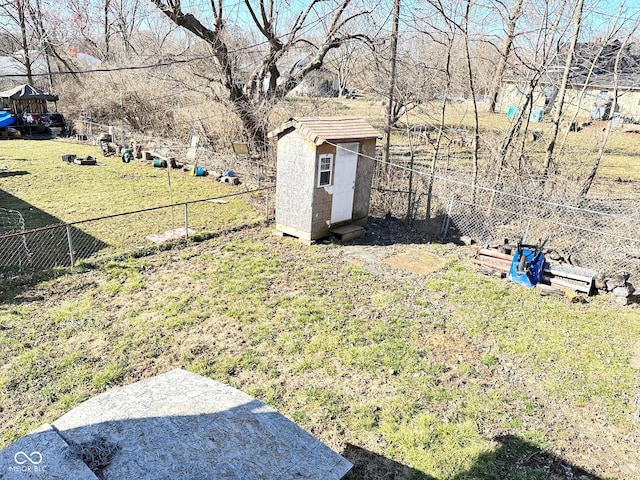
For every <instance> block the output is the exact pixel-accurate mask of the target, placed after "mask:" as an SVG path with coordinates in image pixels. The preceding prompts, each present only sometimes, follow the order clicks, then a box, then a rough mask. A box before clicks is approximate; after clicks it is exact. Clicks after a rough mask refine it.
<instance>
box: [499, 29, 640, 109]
mask: <svg viewBox="0 0 640 480" xmlns="http://www.w3.org/2000/svg"><path fill="white" fill-rule="evenodd" d="M618 55H619V57H620V61H619V67H618V73H617V75H616V74H614V72H615V65H616V59H617V58H618ZM565 59H566V55H562V54H561V55H559V56H558V57H557V59H556V60H555V61H554V62H553V63H552V64H551V65H550V66H549V67H548V68H547V70H546V71H545V72H544V74H543V76H542V77H541V80H540V82H539V85H538V86H537V88H536V89H535V90H534V92H533V106H532V110H544V112H545V113H550V112H551V110H552V109H553V107H554V105H555V100H556V95H557V93H558V88H559V86H560V81H561V78H562V75H563V73H564V63H565ZM528 84H529V82H528V80H527V79H524V78H518V77H517V76H511V77H510V78H507V79H505V80H504V81H503V85H502V89H501V92H500V95H499V99H498V102H499V110H500V111H501V112H505V113H506V112H508V111H509V109H510V108H511V109H512V111H513V108H516V109H521V108H524V106H525V103H526V96H527V94H528ZM585 85H586V89H585ZM583 90H584V91H583ZM564 109H565V112H566V113H567V114H568V115H573V114H577V117H578V118H579V119H583V120H584V119H593V120H608V119H610V118H611V117H612V116H613V115H619V116H622V117H625V118H632V119H635V121H640V43H637V42H631V43H628V44H626V45H623V44H622V43H621V42H620V41H618V40H614V41H612V42H610V43H608V44H606V45H602V43H600V41H599V40H598V39H596V41H595V42H591V43H580V44H578V45H577V46H576V53H575V58H574V60H573V65H572V69H571V73H570V77H569V82H568V84H567V92H566V95H565V107H564Z"/></svg>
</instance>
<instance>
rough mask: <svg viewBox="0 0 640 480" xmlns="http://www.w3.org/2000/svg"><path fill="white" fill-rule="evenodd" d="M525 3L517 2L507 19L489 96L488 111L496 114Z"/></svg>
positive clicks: (521, 0) (522, 1)
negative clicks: (499, 94) (500, 91)
mask: <svg viewBox="0 0 640 480" xmlns="http://www.w3.org/2000/svg"><path fill="white" fill-rule="evenodd" d="M497 3H498V4H499V6H500V5H503V4H502V2H497ZM523 3H524V0H515V4H514V5H513V10H511V12H510V13H509V15H508V16H507V17H506V18H505V23H506V25H505V37H504V39H503V41H502V48H501V49H500V59H499V60H498V65H497V66H496V71H495V74H494V76H493V81H492V83H491V89H490V90H489V92H488V95H487V97H488V103H487V111H489V112H494V111H495V109H496V102H497V100H498V91H499V89H500V82H501V81H502V77H503V75H504V72H505V69H506V66H507V61H508V59H509V56H510V55H511V49H512V47H513V42H514V40H515V36H516V27H517V24H518V20H519V19H520V16H521V13H522V5H523Z"/></svg>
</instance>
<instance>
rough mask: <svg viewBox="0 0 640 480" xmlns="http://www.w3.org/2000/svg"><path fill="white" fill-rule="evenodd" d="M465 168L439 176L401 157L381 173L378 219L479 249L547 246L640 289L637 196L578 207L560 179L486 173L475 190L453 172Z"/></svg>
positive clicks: (606, 197)
mask: <svg viewBox="0 0 640 480" xmlns="http://www.w3.org/2000/svg"><path fill="white" fill-rule="evenodd" d="M465 160H466V161H468V160H467V159H466V158H465V159H458V158H455V157H453V158H451V159H449V160H448V162H447V163H446V164H444V166H443V167H441V168H439V169H437V170H436V171H435V172H434V174H431V171H430V170H429V165H428V163H427V162H423V163H421V162H419V161H415V162H413V163H412V164H410V163H409V160H408V159H407V158H406V156H395V157H393V158H392V162H391V163H392V165H393V168H392V169H390V170H391V172H390V173H389V171H388V170H389V169H387V172H385V166H384V165H380V167H379V169H378V173H377V175H376V178H375V179H374V192H373V196H372V204H373V205H374V206H375V208H377V209H378V210H379V212H378V213H380V212H382V213H390V214H392V215H393V216H396V217H398V218H404V219H407V220H408V222H409V223H412V224H417V223H419V222H421V223H423V224H424V225H425V227H426V228H425V232H426V234H429V235H434V234H435V235H440V236H443V237H447V238H454V237H461V236H468V237H471V238H472V239H473V240H475V241H476V242H478V243H479V244H488V243H490V242H492V241H502V240H505V239H506V240H508V241H510V242H516V241H518V240H520V239H521V240H522V241H523V242H524V243H529V244H537V243H538V242H545V250H547V251H548V250H555V251H556V252H557V253H558V254H559V255H560V256H562V257H563V258H564V259H565V260H567V261H570V262H572V263H574V264H576V265H581V266H583V267H585V268H588V269H591V270H596V271H598V272H602V273H605V274H610V273H618V272H621V271H626V272H629V273H630V274H631V275H632V277H634V278H633V279H632V280H635V284H640V199H638V198H634V196H633V194H631V195H628V194H625V195H612V194H610V192H602V191H600V192H596V193H595V194H594V195H590V196H589V197H587V198H581V199H579V200H576V199H577V198H578V196H576V194H575V192H574V191H571V190H570V188H569V186H565V185H563V184H562V183H561V182H562V180H561V179H559V178H553V177H550V178H548V179H547V180H546V181H543V180H542V179H540V178H535V177H533V176H526V177H518V176H516V175H511V174H510V173H509V172H506V173H505V174H504V175H503V176H502V178H500V179H498V177H497V172H496V171H492V172H482V174H481V175H479V176H478V178H477V180H476V184H475V185H474V184H473V182H472V180H471V174H470V173H466V174H465V173H458V174H455V173H454V171H453V170H452V169H450V168H449V166H450V165H455V163H456V162H458V161H465ZM439 163H440V164H441V165H442V164H443V163H444V162H439ZM506 175H509V176H506ZM409 179H410V180H411V186H412V188H411V195H409V189H408V185H409ZM565 183H566V182H565ZM389 186H393V187H395V188H389ZM608 193H609V194H608ZM427 229H428V230H427Z"/></svg>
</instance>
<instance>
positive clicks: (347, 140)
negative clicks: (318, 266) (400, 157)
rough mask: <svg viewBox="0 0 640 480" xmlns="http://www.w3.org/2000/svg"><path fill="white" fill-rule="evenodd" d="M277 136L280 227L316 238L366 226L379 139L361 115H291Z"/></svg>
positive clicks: (343, 235)
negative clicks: (308, 116) (312, 116)
mask: <svg viewBox="0 0 640 480" xmlns="http://www.w3.org/2000/svg"><path fill="white" fill-rule="evenodd" d="M269 136H270V137H271V138H277V140H278V146H277V173H276V231H277V232H280V233H283V234H287V235H292V236H294V237H298V238H299V239H300V240H301V241H304V242H312V241H314V240H317V239H319V238H323V237H326V236H329V235H330V234H331V233H335V234H337V235H338V236H340V237H341V239H342V240H348V239H351V238H354V237H356V236H358V235H359V234H360V233H361V232H362V230H363V227H364V226H365V225H366V224H367V220H368V216H369V201H370V197H371V183H372V180H373V173H374V171H375V153H376V140H377V139H378V138H380V134H379V133H378V132H377V131H376V130H375V129H374V128H373V127H372V126H371V125H369V124H368V123H367V122H365V121H364V120H363V119H362V118H356V117H340V118H298V119H296V118H292V119H290V120H289V121H287V122H285V123H284V124H283V125H282V126H281V127H280V128H278V129H276V130H274V131H272V132H270V133H269Z"/></svg>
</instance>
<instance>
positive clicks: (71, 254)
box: [67, 223, 76, 267]
mask: <svg viewBox="0 0 640 480" xmlns="http://www.w3.org/2000/svg"><path fill="white" fill-rule="evenodd" d="M67 246H68V247H69V261H70V262H71V266H72V267H73V266H74V265H75V264H76V255H75V252H74V251H73V240H72V239H71V225H69V224H68V223H67Z"/></svg>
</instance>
